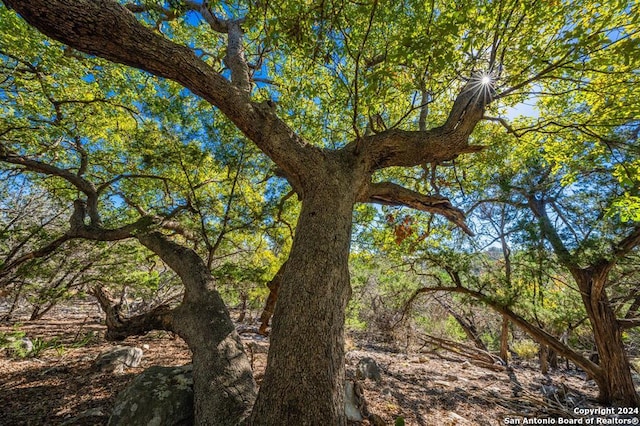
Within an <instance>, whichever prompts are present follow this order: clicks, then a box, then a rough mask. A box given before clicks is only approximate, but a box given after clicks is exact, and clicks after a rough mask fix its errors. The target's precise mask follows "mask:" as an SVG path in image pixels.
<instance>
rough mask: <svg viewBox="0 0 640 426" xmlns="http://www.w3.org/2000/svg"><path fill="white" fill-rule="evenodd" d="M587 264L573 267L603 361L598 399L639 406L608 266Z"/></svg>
mask: <svg viewBox="0 0 640 426" xmlns="http://www.w3.org/2000/svg"><path fill="white" fill-rule="evenodd" d="M603 269H604V270H600V269H599V268H587V269H581V270H579V271H572V272H573V275H574V278H575V280H576V282H577V284H578V288H579V289H580V294H581V295H582V300H583V302H584V306H585V308H586V310H587V315H588V317H589V321H590V322H591V327H592V328H593V336H594V339H595V344H596V349H597V350H598V357H599V361H600V374H598V375H594V376H593V379H594V380H595V381H596V383H597V385H598V390H599V395H598V399H599V400H600V401H601V402H602V403H605V404H611V403H615V404H621V405H623V406H629V407H631V406H633V407H637V406H638V405H639V403H640V401H639V399H638V394H637V393H636V390H635V386H634V384H633V379H632V376H631V369H630V367H629V360H628V359H627V354H626V350H625V346H624V342H623V341H622V329H621V328H620V325H619V324H618V320H617V318H616V315H615V312H614V311H613V308H612V307H611V303H610V302H609V300H608V298H607V294H606V292H605V290H604V289H605V284H606V277H607V274H608V269H606V268H603Z"/></svg>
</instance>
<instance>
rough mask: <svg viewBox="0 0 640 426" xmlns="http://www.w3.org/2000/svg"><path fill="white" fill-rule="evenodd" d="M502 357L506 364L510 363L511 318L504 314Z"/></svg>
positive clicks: (501, 329)
mask: <svg viewBox="0 0 640 426" xmlns="http://www.w3.org/2000/svg"><path fill="white" fill-rule="evenodd" d="M500 358H502V360H503V361H504V363H505V365H508V364H509V318H508V317H507V316H506V315H503V316H502V326H501V327H500Z"/></svg>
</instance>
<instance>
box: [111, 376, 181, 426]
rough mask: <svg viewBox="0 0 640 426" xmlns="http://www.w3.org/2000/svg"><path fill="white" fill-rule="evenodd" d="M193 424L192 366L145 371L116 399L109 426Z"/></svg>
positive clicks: (174, 425)
mask: <svg viewBox="0 0 640 426" xmlns="http://www.w3.org/2000/svg"><path fill="white" fill-rule="evenodd" d="M131 425H141V426H142V425H144V426H187V425H189V426H190V425H193V373H192V367H191V365H184V366H182V367H161V366H153V367H150V368H148V369H146V370H145V371H144V372H142V373H141V374H140V375H139V376H138V377H136V378H135V379H134V380H133V381H132V382H131V384H130V385H129V386H128V387H127V388H126V389H125V390H124V391H123V392H122V393H121V394H120V395H118V398H117V399H116V403H115V407H114V409H113V414H112V415H111V418H110V419H109V426H131Z"/></svg>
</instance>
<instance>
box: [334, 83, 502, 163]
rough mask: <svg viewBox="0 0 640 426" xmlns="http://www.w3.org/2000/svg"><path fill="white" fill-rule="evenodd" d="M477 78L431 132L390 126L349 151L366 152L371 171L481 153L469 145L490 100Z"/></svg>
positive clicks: (361, 139)
mask: <svg viewBox="0 0 640 426" xmlns="http://www.w3.org/2000/svg"><path fill="white" fill-rule="evenodd" d="M476 86H477V82H474V80H472V81H470V82H469V83H467V84H466V85H465V86H464V87H463V89H462V91H461V92H460V94H459V95H458V96H457V98H456V100H455V101H454V103H453V106H452V107H451V112H450V113H449V116H448V118H447V120H446V122H445V123H444V124H443V125H442V126H440V127H435V128H432V129H429V130H427V131H407V130H400V129H394V128H391V129H388V130H384V131H382V132H379V133H375V134H371V135H367V136H363V137H362V138H360V139H359V140H358V141H357V143H356V142H354V143H351V144H349V145H347V146H346V147H345V150H354V151H359V152H362V154H361V155H362V157H364V159H365V161H366V162H367V163H368V167H369V170H370V171H375V170H378V169H382V168H385V167H392V166H399V167H412V166H417V165H420V164H425V163H442V162H444V161H450V160H453V159H455V158H456V157H458V156H459V155H461V154H466V153H473V152H478V151H480V150H481V149H482V147H480V146H474V145H469V136H470V135H471V132H473V129H474V128H475V126H476V124H478V122H479V121H480V120H481V119H482V117H483V115H484V107H485V106H486V104H487V103H488V102H489V101H490V99H488V98H487V97H486V96H484V95H483V89H482V88H481V87H480V88H478V87H476Z"/></svg>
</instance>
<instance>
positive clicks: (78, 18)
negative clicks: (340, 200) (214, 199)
mask: <svg viewBox="0 0 640 426" xmlns="http://www.w3.org/2000/svg"><path fill="white" fill-rule="evenodd" d="M4 2H5V4H6V5H7V6H9V7H11V8H13V9H14V10H15V11H16V12H17V13H19V14H20V16H21V17H22V18H24V19H25V20H26V21H27V22H28V23H29V24H31V25H33V26H34V27H36V28H37V29H39V30H40V31H42V32H43V33H44V34H46V35H47V36H49V37H52V38H54V39H56V40H58V41H60V42H62V43H65V44H67V45H68V46H70V47H73V48H74V49H77V50H80V51H82V52H85V53H89V54H92V55H97V56H100V57H102V58H104V59H107V60H109V61H113V62H116V63H120V64H125V65H129V66H132V67H135V68H138V69H141V70H145V71H148V72H150V73H152V74H154V75H156V76H158V77H163V78H168V79H171V80H173V81H176V82H177V83H179V84H181V85H182V86H184V87H186V88H188V89H189V90H191V91H192V92H193V93H195V94H196V95H198V96H200V97H202V98H203V99H204V100H206V101H207V102H209V103H210V104H212V105H214V106H216V107H218V108H219V109H220V110H221V111H222V113H223V114H225V115H226V116H227V117H228V118H229V119H230V120H231V121H232V122H233V123H234V124H235V125H236V126H237V127H238V128H239V129H240V130H241V131H242V132H244V134H245V135H246V136H247V137H248V138H249V139H250V140H252V141H253V142H254V143H255V144H256V145H258V147H259V148H260V149H261V150H262V151H264V152H265V153H266V154H267V155H268V156H269V157H270V158H271V159H272V160H273V161H275V163H276V164H277V165H278V166H279V167H281V168H282V169H283V170H284V171H285V173H286V174H287V178H288V179H289V180H298V179H299V176H301V175H302V174H303V173H305V172H306V171H307V170H308V164H310V163H318V162H320V161H321V160H322V152H321V150H320V149H318V148H314V147H311V146H309V145H308V144H307V143H306V142H305V141H304V140H303V139H302V138H301V137H300V136H299V135H298V134H296V133H295V132H293V131H292V130H291V129H290V128H289V127H288V126H287V124H286V123H285V122H284V121H283V120H281V119H280V118H279V117H278V116H277V115H276V114H275V109H274V108H273V107H271V106H270V105H269V103H268V102H265V103H261V104H256V103H252V102H249V101H248V99H247V94H246V92H245V91H243V89H242V87H244V86H243V83H241V84H240V85H239V87H238V86H236V84H234V83H231V82H230V81H228V80H227V79H226V78H225V77H223V76H222V75H221V74H219V73H218V72H217V71H216V70H215V69H214V68H213V67H211V66H210V65H208V64H207V63H206V62H205V61H203V60H202V59H200V58H198V57H197V56H196V54H195V53H194V52H193V51H192V50H191V49H190V48H189V47H187V46H184V45H181V44H178V43H174V42H172V41H171V40H169V39H167V38H166V37H164V36H163V35H162V34H159V33H157V32H155V31H154V30H153V29H151V28H148V27H146V26H144V25H143V24H142V23H140V22H138V21H137V19H136V17H135V15H134V14H133V13H131V11H129V10H128V9H126V8H125V7H124V6H122V5H121V4H119V3H117V2H116V1H113V0H102V1H93V0H77V1H74V2H70V1H65V0H33V1H24V0H4Z"/></svg>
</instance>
